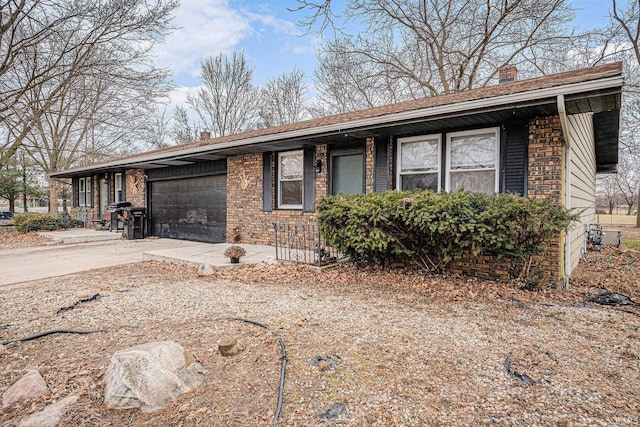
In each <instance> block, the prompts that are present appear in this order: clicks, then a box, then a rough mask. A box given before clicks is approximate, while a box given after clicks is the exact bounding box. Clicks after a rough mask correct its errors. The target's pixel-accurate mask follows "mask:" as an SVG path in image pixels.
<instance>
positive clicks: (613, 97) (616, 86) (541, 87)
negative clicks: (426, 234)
mask: <svg viewBox="0 0 640 427" xmlns="http://www.w3.org/2000/svg"><path fill="white" fill-rule="evenodd" d="M622 84H623V79H622V63H621V62H616V63H611V64H605V65H600V66H595V67H590V68H584V69H580V70H574V71H569V72H564V73H559V74H551V75H547V76H543V77H537V78H533V79H527V80H520V81H515V82H510V83H503V84H498V85H495V86H488V87H483V88H479V89H473V90H468V91H464V92H458V93H451V94H446V95H441V96H434V97H429V98H422V99H418V100H412V101H407V102H401V103H397V104H390V105H385V106H382V107H376V108H370V109H366V110H361V111H355V112H350V113H344V114H337V115H332V116H327V117H322V118H317V119H312V120H306V121H302V122H297V123H291V124H287V125H283V126H277V127H272V128H265V129H258V130H253V131H250V132H245V133H240V134H235V135H229V136H224V137H219V138H214V139H206V140H201V141H195V142H192V143H188V144H184V145H180V146H175V147H169V148H165V149H161V150H155V151H150V152H146V153H141V154H137V155H133V156H129V157H125V158H121V159H118V160H115V161H107V162H102V163H96V164H93V165H88V166H81V167H77V168H72V169H68V170H66V171H60V172H55V173H51V174H50V175H49V176H51V177H60V178H64V177H71V176H79V174H80V173H82V172H92V171H95V172H98V171H106V170H113V169H114V168H118V167H120V168H134V167H135V168H153V167H164V166H176V165H180V164H187V163H192V162H193V161H197V160H211V159H215V158H224V157H226V156H229V155H235V154H242V153H247V152H255V151H267V150H272V149H276V148H277V147H278V146H282V147H286V144H285V143H286V142H289V143H290V144H295V143H293V142H292V141H293V140H297V141H303V140H305V141H307V142H311V143H313V141H311V140H312V139H313V138H316V139H318V138H322V137H325V138H326V137H330V136H334V137H335V135H338V134H343V135H345V136H346V135H347V134H348V133H349V132H362V131H365V130H369V132H370V133H372V134H374V133H375V129H377V128H381V127H386V128H392V127H394V126H395V127H396V128H397V127H398V126H402V125H406V124H408V123H410V122H411V123H416V122H417V121H425V120H435V119H443V118H445V117H452V116H456V115H464V114H467V115H468V114H471V113H473V114H476V113H482V112H485V113H489V112H494V111H498V110H505V109H507V108H508V109H515V108H520V109H522V108H525V107H531V108H533V107H535V106H541V105H543V104H545V105H551V104H554V103H555V97H556V96H557V95H563V96H564V97H565V100H566V106H567V108H566V109H567V112H568V113H569V114H572V113H577V112H587V111H591V112H600V111H610V110H615V109H619V108H620V93H621V88H622ZM552 108H553V107H552ZM543 111H546V110H543ZM549 112H550V113H552V114H557V110H556V111H552V110H549ZM407 129H409V128H407ZM411 129H413V128H411ZM319 141H320V140H317V141H316V142H315V143H319ZM298 144H300V142H298ZM258 145H263V147H262V149H261V150H260V149H259V147H257V146H258ZM292 146H293V145H292ZM616 151H617V138H616Z"/></svg>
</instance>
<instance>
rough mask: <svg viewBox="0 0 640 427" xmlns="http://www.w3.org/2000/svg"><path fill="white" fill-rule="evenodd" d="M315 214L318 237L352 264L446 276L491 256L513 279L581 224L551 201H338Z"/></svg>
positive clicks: (367, 197)
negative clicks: (401, 266) (465, 261)
mask: <svg viewBox="0 0 640 427" xmlns="http://www.w3.org/2000/svg"><path fill="white" fill-rule="evenodd" d="M317 210H318V223H319V227H320V232H321V234H322V235H323V236H324V237H325V238H326V239H328V240H329V241H330V242H331V243H332V245H333V246H334V247H335V248H336V249H338V250H339V251H341V252H343V253H344V254H346V255H348V256H349V257H350V258H351V260H354V261H364V262H367V263H377V264H383V265H386V264H389V263H396V262H402V263H406V262H407V261H410V262H412V263H415V264H418V265H420V266H421V267H423V268H426V269H427V270H430V271H436V272H441V271H443V270H444V269H445V267H446V266H447V264H449V263H450V262H451V261H452V260H454V259H460V258H462V256H463V254H465V253H469V252H470V253H472V254H473V255H478V254H486V255H490V256H492V257H494V258H495V259H496V260H498V261H499V262H500V263H502V264H503V266H504V267H505V268H506V269H507V271H508V272H509V274H511V276H512V277H518V276H526V275H527V274H528V272H529V268H530V265H531V259H532V257H534V256H536V255H539V254H541V253H542V251H543V250H544V248H545V247H546V245H547V244H548V242H549V241H550V240H551V239H552V238H553V237H554V236H556V235H557V233H558V232H560V231H562V230H566V229H567V227H568V226H569V225H570V224H571V222H573V221H574V220H575V219H576V218H577V215H573V214H571V213H570V212H569V211H567V210H566V209H565V208H564V207H562V206H558V205H556V204H554V203H553V202H552V201H551V200H549V199H545V200H537V199H531V198H527V197H520V196H517V195H513V194H496V195H486V194H479V193H471V192H469V191H458V192H455V193H433V192H431V191H417V192H408V191H390V192H386V193H371V194H356V195H344V194H341V195H338V196H329V197H323V198H322V199H320V200H319V202H318V206H317Z"/></svg>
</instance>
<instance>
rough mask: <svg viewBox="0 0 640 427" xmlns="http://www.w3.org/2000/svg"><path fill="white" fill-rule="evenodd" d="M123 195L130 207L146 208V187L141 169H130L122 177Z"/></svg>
mask: <svg viewBox="0 0 640 427" xmlns="http://www.w3.org/2000/svg"><path fill="white" fill-rule="evenodd" d="M124 180H125V182H124V185H125V195H126V200H127V202H130V203H131V206H135V207H146V206H147V186H146V182H145V178H144V170H143V169H131V170H128V171H127V172H126V173H125V177H124Z"/></svg>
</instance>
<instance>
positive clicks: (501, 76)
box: [498, 65, 518, 84]
mask: <svg viewBox="0 0 640 427" xmlns="http://www.w3.org/2000/svg"><path fill="white" fill-rule="evenodd" d="M516 80H518V69H517V68H516V67H514V66H513V65H505V66H504V67H502V68H500V69H499V70H498V83H499V84H502V83H510V82H515V81H516Z"/></svg>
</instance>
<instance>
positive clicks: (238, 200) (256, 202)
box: [227, 145, 329, 245]
mask: <svg viewBox="0 0 640 427" xmlns="http://www.w3.org/2000/svg"><path fill="white" fill-rule="evenodd" d="M315 150H316V151H315V155H316V159H319V160H321V161H322V171H321V172H319V173H318V172H316V173H315V178H316V180H315V192H316V199H318V198H319V197H321V196H323V195H327V194H328V193H329V185H328V171H327V165H328V163H327V146H326V145H320V146H317V147H316V149H315ZM262 159H263V156H262V154H260V153H257V154H245V155H242V156H235V157H230V158H229V159H228V160H227V240H228V241H229V242H238V243H247V244H259V245H274V231H273V225H272V223H273V222H308V221H315V219H316V213H315V212H302V210H278V209H276V208H275V207H276V206H277V200H276V185H277V179H276V167H275V162H276V161H277V156H272V162H273V163H272V168H271V170H272V175H271V186H272V188H271V194H272V198H273V200H272V206H273V207H274V209H273V211H271V212H263V211H262V197H263V196H262V194H263V192H262Z"/></svg>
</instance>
